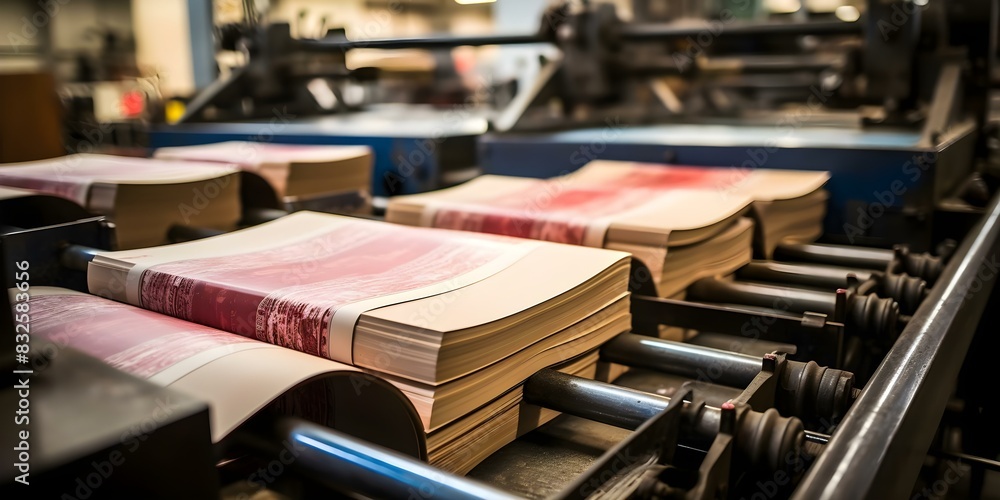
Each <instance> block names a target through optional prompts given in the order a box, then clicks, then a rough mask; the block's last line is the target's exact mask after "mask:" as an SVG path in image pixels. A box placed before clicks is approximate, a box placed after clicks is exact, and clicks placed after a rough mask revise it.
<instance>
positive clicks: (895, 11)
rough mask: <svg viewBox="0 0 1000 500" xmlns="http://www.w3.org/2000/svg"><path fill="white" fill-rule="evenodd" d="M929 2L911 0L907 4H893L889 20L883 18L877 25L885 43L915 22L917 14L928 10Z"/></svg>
mask: <svg viewBox="0 0 1000 500" xmlns="http://www.w3.org/2000/svg"><path fill="white" fill-rule="evenodd" d="M928 3H929V2H928V0H910V1H905V2H892V8H891V10H892V12H891V13H890V14H889V17H888V18H881V19H879V20H878V22H877V23H875V27H876V28H878V32H879V34H880V35H881V36H882V41H883V42H888V41H889V40H890V39H891V38H892V37H893V36H895V34H896V32H897V31H899V30H901V29H903V27H904V26H906V24H907V23H909V22H910V21H911V20H913V18H914V16H915V15H916V14H917V12H919V11H921V10H923V9H926V8H927V5H928ZM901 4H902V5H901Z"/></svg>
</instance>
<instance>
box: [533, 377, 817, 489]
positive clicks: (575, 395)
mask: <svg viewBox="0 0 1000 500" xmlns="http://www.w3.org/2000/svg"><path fill="white" fill-rule="evenodd" d="M524 398H525V400H526V401H528V402H530V403H532V404H536V405H539V406H543V407H545V408H549V409H553V410H557V411H560V412H563V413H568V414H570V415H574V416H577V417H581V418H586V419H589V420H594V421H597V422H601V423H605V424H608V425H613V426H616V427H622V428H626V429H635V428H637V427H639V426H640V425H642V424H643V423H644V422H646V421H647V420H649V419H650V418H652V417H654V416H656V415H657V414H659V413H660V412H662V411H663V410H665V409H666V408H667V406H668V405H669V404H670V402H671V399H670V398H666V397H663V396H657V395H654V394H649V393H645V392H642V391H636V390H633V389H627V388H624V387H618V386H614V385H611V384H607V383H604V382H597V381H594V380H589V379H584V378H580V377H575V376H573V375H566V374H564V373H560V372H557V371H554V370H542V371H540V372H538V373H536V374H535V375H533V376H532V377H531V378H529V379H528V381H527V382H526V383H525V385H524ZM683 404H684V411H685V420H684V427H685V429H686V432H685V433H684V434H683V435H682V436H681V442H682V443H684V444H687V445H689V446H695V447H700V448H702V449H707V448H706V445H708V444H710V443H711V442H712V440H714V439H715V437H716V435H718V434H719V431H720V425H721V423H722V421H723V412H725V411H730V410H732V409H733V408H715V407H711V406H706V405H704V404H697V403H691V402H687V401H684V402H683ZM724 406H725V405H724ZM730 406H732V405H730ZM736 436H737V438H736V439H737V448H738V450H739V451H740V457H741V458H742V459H743V460H746V461H747V462H748V464H749V465H750V466H751V467H754V468H760V469H764V470H769V471H777V470H782V469H783V468H784V467H785V466H786V465H787V464H786V463H785V458H786V457H788V456H792V455H793V454H795V455H797V454H798V453H799V452H800V451H801V448H802V443H803V442H804V440H805V430H804V428H803V426H802V422H801V421H800V420H799V419H797V418H786V417H782V416H781V415H780V414H779V413H778V411H777V410H775V409H770V410H767V411H766V412H763V413H761V412H756V411H753V410H749V409H747V410H745V411H741V412H739V413H738V415H737V421H736Z"/></svg>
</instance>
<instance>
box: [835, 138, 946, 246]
mask: <svg viewBox="0 0 1000 500" xmlns="http://www.w3.org/2000/svg"><path fill="white" fill-rule="evenodd" d="M937 159H938V157H937V153H936V152H934V151H927V152H924V153H921V154H915V155H913V157H912V158H910V159H909V160H907V161H906V162H904V163H903V165H902V166H901V167H900V175H901V176H902V177H901V178H897V179H894V180H893V181H892V182H891V183H890V184H889V186H888V187H887V188H886V189H883V190H876V191H872V198H874V199H875V201H874V202H870V203H868V204H866V205H865V206H860V207H858V208H857V217H856V218H855V220H854V221H853V222H845V223H844V234H846V235H847V240H848V241H849V242H851V243H852V244H853V243H855V239H856V238H857V237H859V236H864V235H865V234H867V232H868V230H870V229H871V228H872V227H874V226H875V222H876V221H877V220H879V219H881V218H882V217H883V216H885V214H886V213H887V212H888V211H889V209H890V208H891V207H893V206H895V205H896V203H897V202H898V201H899V200H901V199H902V198H903V195H905V194H906V193H907V192H908V191H909V190H910V188H911V187H913V186H914V185H916V183H917V181H919V180H920V179H921V177H923V175H924V173H926V172H927V171H928V170H930V169H931V167H933V166H934V165H935V164H937Z"/></svg>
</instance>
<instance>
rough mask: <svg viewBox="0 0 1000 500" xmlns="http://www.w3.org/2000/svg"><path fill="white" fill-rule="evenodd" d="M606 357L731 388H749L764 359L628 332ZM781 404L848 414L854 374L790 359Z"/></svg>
mask: <svg viewBox="0 0 1000 500" xmlns="http://www.w3.org/2000/svg"><path fill="white" fill-rule="evenodd" d="M601 358H602V359H604V360H606V361H611V362H614V363H619V364H623V365H628V366H634V367H639V368H646V369H650V370H656V371H660V372H664V373H671V374H675V375H682V376H684V377H689V378H691V379H694V380H698V381H702V382H709V383H712V384H721V385H727V386H730V387H739V388H745V387H747V386H748V385H749V384H750V383H751V382H752V381H753V380H754V378H755V377H757V375H758V374H759V373H760V372H761V369H762V366H763V361H764V360H763V358H760V357H755V356H749V355H746V354H738V353H733V352H729V351H722V350H719V349H712V348H709V347H701V346H694V345H690V344H683V343H679V342H672V341H669V340H663V339H658V338H653V337H645V336H641V335H635V334H632V333H624V334H622V335H619V336H618V337H616V338H615V339H613V340H611V341H610V342H608V343H607V344H605V345H604V347H603V348H601ZM780 377H781V379H780V380H781V382H780V384H779V389H778V393H777V394H776V400H775V403H776V406H777V408H778V410H780V411H781V412H782V414H784V415H794V416H796V417H799V418H802V419H807V420H812V419H816V418H826V419H832V418H836V417H838V416H841V415H843V414H844V413H845V412H846V411H847V409H848V408H849V407H850V405H851V403H852V402H853V401H854V398H855V396H856V393H857V391H856V390H855V388H854V374H852V373H850V372H846V371H843V370H835V369H831V368H827V367H824V366H820V365H818V364H816V363H815V362H812V361H810V362H808V363H803V362H799V361H786V362H785V363H784V365H783V369H782V371H781V373H780Z"/></svg>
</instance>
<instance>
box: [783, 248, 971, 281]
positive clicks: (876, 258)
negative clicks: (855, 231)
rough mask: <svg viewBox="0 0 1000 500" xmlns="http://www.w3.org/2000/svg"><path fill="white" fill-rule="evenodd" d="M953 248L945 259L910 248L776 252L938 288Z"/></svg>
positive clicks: (791, 258)
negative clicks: (900, 275)
mask: <svg viewBox="0 0 1000 500" xmlns="http://www.w3.org/2000/svg"><path fill="white" fill-rule="evenodd" d="M953 248H954V242H951V243H950V244H948V243H946V244H944V245H942V246H941V247H940V248H939V251H938V253H939V254H941V255H942V256H940V257H939V256H937V255H931V254H929V253H926V252H924V253H917V252H912V251H910V248H909V247H908V246H906V245H896V246H895V247H894V248H893V249H892V250H885V249H880V248H864V247H849V246H842V245H825V244H820V243H781V244H779V245H778V247H777V248H776V249H775V251H774V258H775V260H789V261H799V262H815V263H820V264H831V265H835V266H844V267H861V268H865V269H874V270H877V271H888V272H896V273H906V274H909V275H910V276H916V277H919V278H922V279H924V280H925V281H927V284H928V286H934V282H935V281H936V280H937V279H938V277H939V276H941V271H942V270H943V269H944V264H945V262H946V261H947V256H948V255H949V254H950V253H951V251H952V249H953Z"/></svg>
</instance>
